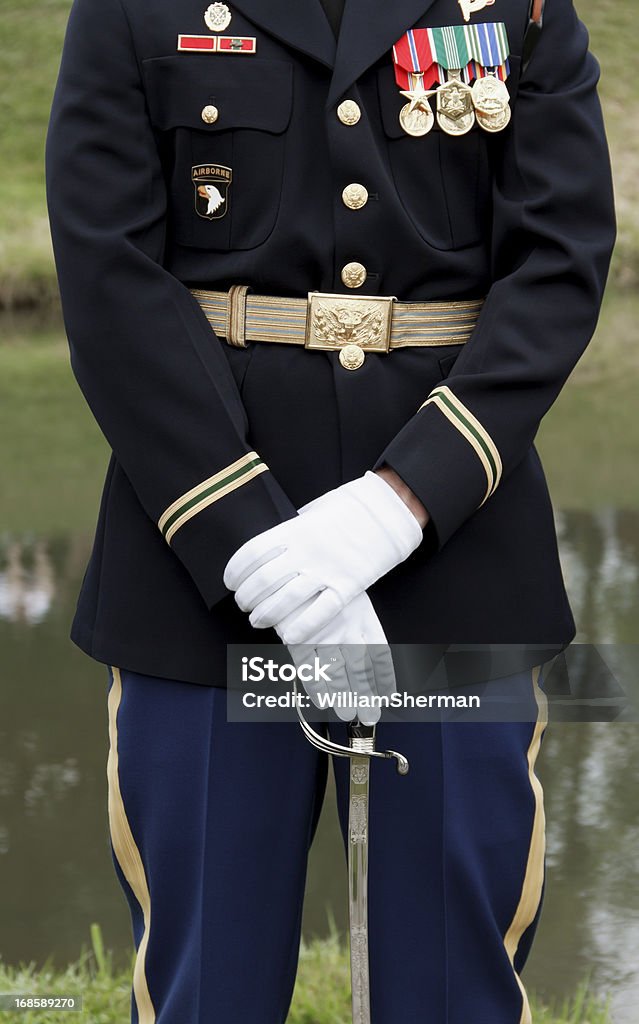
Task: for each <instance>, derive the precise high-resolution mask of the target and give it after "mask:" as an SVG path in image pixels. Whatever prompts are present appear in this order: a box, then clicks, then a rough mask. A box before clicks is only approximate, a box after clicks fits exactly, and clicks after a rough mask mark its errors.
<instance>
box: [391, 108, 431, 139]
mask: <svg viewBox="0 0 639 1024" xmlns="http://www.w3.org/2000/svg"><path fill="white" fill-rule="evenodd" d="M399 123H400V124H401V126H402V128H403V129H404V131H405V132H406V134H407V135H414V136H418V135H428V133H429V131H430V130H431V128H432V127H433V125H434V124H435V115H434V114H433V112H432V110H431V108H430V105H429V104H428V102H426V106H425V107H414V108H413V109H412V110H411V104H410V103H405V104H404V106H403V107H402V109H401V110H400V112H399Z"/></svg>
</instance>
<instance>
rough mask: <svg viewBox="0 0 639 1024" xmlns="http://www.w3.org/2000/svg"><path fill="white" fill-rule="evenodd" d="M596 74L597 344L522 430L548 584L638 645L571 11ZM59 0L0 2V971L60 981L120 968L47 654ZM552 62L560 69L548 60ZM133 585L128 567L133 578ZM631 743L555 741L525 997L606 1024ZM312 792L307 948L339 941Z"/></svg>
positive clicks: (89, 469)
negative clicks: (29, 968)
mask: <svg viewBox="0 0 639 1024" xmlns="http://www.w3.org/2000/svg"><path fill="white" fill-rule="evenodd" d="M576 6H577V8H578V11H579V13H580V14H581V16H582V17H583V19H584V21H585V22H586V24H587V25H588V27H589V29H590V33H591V45H592V49H593V50H594V52H595V54H596V55H597V56H598V58H599V60H600V62H601V65H602V80H601V96H602V99H603V103H604V108H605V114H606V119H607V127H608V135H609V140H610V146H611V151H612V159H613V165H614V173H615V181H616V193H617V206H618V217H619V241H618V245H617V250H616V254H615V258H614V263H613V268H612V276H611V280H610V285H609V289H608V294H607V298H606V302H605V306H604V310H603V314H602V318H601V323H600V326H599V329H598V331H597V335H596V337H595V339H594V341H593V342H592V344H591V346H590V348H589V350H588V352H587V354H586V356H585V357H584V358H583V360H582V361H581V363H580V365H579V366H578V368H577V370H576V371H575V373H574V374H573V376H572V378H571V380H570V381H569V382H568V384H567V386H566V388H565V389H564V391H563V393H562V395H561V396H560V399H559V400H558V402H557V403H556V405H555V407H554V408H553V409H552V410H551V412H550V414H549V415H548V416H547V418H546V420H545V421H544V423H543V425H542V429H541V432H540V437H539V448H540V451H541V454H542V458H543V461H544V464H545V467H546V471H547V475H548V479H549V483H550V487H551V492H552V496H553V500H554V503H555V508H556V516H557V527H558V531H559V535H560V538H561V550H562V560H563V565H564V571H565V576H566V581H567V584H568V587H569V591H570V595H571V599H572V602H573V607H574V610H575V614H576V618H577V621H578V625H579V636H578V639H579V640H581V641H583V642H585V643H593V644H627V645H632V644H635V643H636V642H637V636H638V628H637V623H638V612H639V473H638V472H637V450H638V442H639V417H638V416H637V399H636V396H637V383H638V381H639V347H638V345H637V341H638V337H637V333H638V332H637V319H638V316H639V298H638V296H637V287H636V286H637V281H638V279H639V204H638V202H637V199H638V194H639V117H637V101H638V100H639V88H638V87H637V84H636V80H635V79H634V70H633V69H634V63H635V59H636V56H635V50H636V36H637V16H638V15H639V10H638V9H637V4H636V2H635V0H578V2H577V4H576ZM68 9H69V0H38V2H37V3H35V2H34V0H20V2H19V3H17V2H15V0H0V25H1V29H2V38H3V39H4V40H5V43H4V46H3V53H2V64H1V67H0V147H1V149H0V308H1V312H0V331H1V334H0V481H1V485H0V959H1V960H3V961H5V963H18V962H19V961H20V960H26V961H29V960H35V961H36V962H38V963H39V962H41V961H43V960H44V959H45V958H46V957H47V956H49V955H51V954H52V955H53V960H54V963H55V964H58V965H64V964H65V963H66V962H67V961H68V960H71V959H74V958H75V957H76V956H77V953H78V950H79V947H80V944H81V943H83V942H85V941H86V940H87V938H88V931H89V923H90V922H91V921H98V922H100V924H101V925H102V929H103V933H104V938H105V942H106V944H107V945H108V946H110V947H112V948H113V949H114V950H115V951H116V954H121V955H122V957H123V959H126V958H127V957H128V955H129V952H130V949H131V939H130V931H129V919H128V912H127V911H126V908H125V904H124V900H123V898H122V895H121V891H120V889H119V887H118V885H117V883H116V880H115V877H114V873H113V869H112V865H111V861H110V853H109V847H108V838H107V836H108V831H107V818H106V776H105V766H106V754H107V749H108V738H107V732H106V703H105V698H106V684H107V680H106V674H105V670H104V669H103V668H102V667H101V666H97V665H96V664H95V663H93V662H91V661H90V660H89V659H87V658H86V657H85V656H84V655H82V654H81V653H80V652H79V651H77V650H76V649H75V648H74V647H73V646H72V645H71V643H70V641H69V640H68V630H69V623H70V619H71V616H72V613H73V608H74V603H75V597H76V594H77V591H78V588H79V585H80V582H81V578H82V573H83V571H84V567H85V564H86V561H87V558H88V555H89V550H90V544H91V539H92V531H93V527H94V523H95V518H96V513H97V505H98V498H99V494H100V490H101V485H102V480H103V475H104V470H105V467H106V461H107V451H106V448H105V444H104V442H103V440H102V438H101V436H100V434H99V432H98V429H97V427H96V426H95V425H94V423H93V420H92V418H91V415H90V413H89V411H88V409H87V408H86V407H85V405H84V401H83V399H82V397H81V395H80V393H79V391H78V389H77V386H76V385H75V382H74V380H73V378H72V375H71V372H70V369H69V364H68V355H67V347H66V341H65V337H64V333H63V330H62V327H61V320H60V312H59V305H58V299H57V289H56V282H55V275H54V269H53V263H52V256H51V248H50V241H49V232H48V225H47V219H46V211H45V199H44V182H43V144H44V136H45V130H46V123H47V119H48V113H49V106H50V101H51V94H52V89H53V85H54V81H55V75H56V72H57V66H58V61H59V53H60V47H61V43H62V37H63V31H64V26H65V23H66V17H67V14H68ZM557 59H558V60H560V59H561V54H558V55H557ZM132 568H133V567H132ZM637 746H638V745H637V726H636V725H630V724H622V723H596V722H587V723H582V724H564V723H557V724H554V725H553V726H552V727H551V728H550V729H549V730H548V733H547V736H546V739H545V742H544V746H543V748H542V753H541V755H540V762H539V766H538V774H539V775H540V778H541V780H542V784H543V786H544V790H545V794H546V814H547V827H548V869H549V873H548V879H547V889H546V898H545V908H544V914H543V916H542V922H541V925H540V929H539V933H538V939H537V942H536V945H535V948H534V952H533V955H532V957H531V961H530V964H529V966H528V967H527V969H526V973H525V976H524V980H525V981H526V982H527V983H530V984H531V985H532V986H534V988H535V989H536V990H537V991H538V992H539V993H540V994H542V995H548V996H553V995H558V996H561V995H562V994H568V993H570V992H572V991H573V990H574V988H575V986H576V984H577V982H578V981H579V980H580V979H581V978H583V976H584V974H585V973H591V975H592V980H593V985H594V986H595V987H596V989H597V990H598V991H601V992H604V993H610V995H611V997H612V1004H613V1010H614V1020H615V1021H618V1022H619V1024H634V1022H636V1021H638V1020H639V1010H638V1009H637V1008H636V1007H637V1005H639V961H638V958H637V949H638V948H639V855H638V851H639V815H638V813H637V810H638V800H637V794H638V783H639V751H638V749H637ZM336 862H339V864H340V865H341V864H342V862H343V854H342V850H341V847H340V843H339V839H338V836H337V825H336V819H335V815H334V809H333V802H332V800H331V793H330V792H329V795H328V800H327V804H326V807H325V813H324V816H323V819H322V823H321V827H320V833H319V836H318V840H317V843H316V845H315V848H314V850H313V856H312V863H311V871H310V877H309V884H308V898H307V906H306V914H305V933H306V935H307V937H311V936H314V935H323V934H326V933H327V931H328V929H329V920H330V918H331V915H332V916H333V917H334V918H335V919H336V921H337V924H338V926H339V927H340V928H342V929H344V928H345V927H346V919H345V911H346V893H345V888H344V884H343V880H342V873H341V872H336V870H335V867H334V865H335V863H336Z"/></svg>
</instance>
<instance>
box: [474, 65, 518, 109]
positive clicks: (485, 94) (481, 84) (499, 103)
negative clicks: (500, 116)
mask: <svg viewBox="0 0 639 1024" xmlns="http://www.w3.org/2000/svg"><path fill="white" fill-rule="evenodd" d="M509 101H510V96H509V94H508V89H507V88H506V85H505V83H504V82H501V81H500V80H499V78H496V77H495V75H486V77H485V78H477V79H476V80H475V84H474V85H473V104H474V106H475V110H478V111H480V113H482V114H496V113H498V112H500V111H503V110H504V109H505V108H506V107H507V106H508V103H509Z"/></svg>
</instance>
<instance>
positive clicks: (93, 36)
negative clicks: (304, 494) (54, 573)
mask: <svg viewBox="0 0 639 1024" xmlns="http://www.w3.org/2000/svg"><path fill="white" fill-rule="evenodd" d="M46 186H47V202H48V209H49V219H50V226H51V234H52V240H53V247H54V254H55V260H56V268H57V273H58V280H59V286H60V293H61V299H62V310H63V315H64V321H65V327H66V330H67V335H68V339H69V345H70V350H71V363H72V367H73V371H74V374H75V376H76V378H77V380H78V383H79V385H80V387H81V389H82V391H83V393H84V396H85V398H86V400H87V402H88V404H89V406H90V407H91V410H92V412H93V414H94V416H95V418H96V420H97V422H98V424H99V425H100V427H101V429H102V431H103V433H104V435H105V436H106V438H107V441H108V442H109V444H110V446H111V448H112V449H113V452H114V454H115V457H116V459H117V460H118V461H119V463H120V464H121V466H122V468H123V469H124V471H125V473H126V474H127V476H128V478H129V480H130V482H131V484H132V486H133V488H134V490H135V492H136V494H137V497H138V499H139V501H140V503H141V504H142V506H143V508H144V509H145V511H146V513H147V514H148V515H149V516H150V518H151V519H152V520H153V521H154V523H156V524H157V527H158V529H159V530H160V531H161V533H162V535H163V537H164V539H165V541H166V542H167V543H168V544H169V545H170V547H171V549H172V551H173V552H174V553H175V555H176V556H177V557H178V558H179V559H180V560H181V561H182V563H183V564H184V566H185V567H186V569H187V570H188V572H189V573H190V575H191V577H192V578H193V580H194V583H195V584H196V586H197V587H198V589H199V591H200V593H201V595H202V597H203V598H204V600H205V602H206V603H207V605H208V606H209V607H212V605H213V604H214V603H215V602H216V601H217V600H219V599H220V598H221V597H224V596H226V595H227V594H228V593H229V592H228V590H227V589H226V587H225V586H224V584H223V582H222V573H223V570H224V566H225V565H226V562H227V560H228V559H229V557H230V556H231V554H232V553H233V552H234V551H235V550H236V549H237V548H238V547H239V546H240V545H241V544H242V543H243V542H244V541H245V540H247V539H248V538H249V537H251V536H253V535H254V534H256V533H259V532H261V531H262V530H266V529H268V528H269V527H271V526H274V525H276V524H277V523H278V522H281V521H282V520H284V519H287V518H290V517H291V516H293V515H294V514H295V508H294V506H293V505H292V503H291V502H290V501H289V499H288V498H287V496H286V495H285V494H284V492H283V491H282V489H281V488H280V486H279V485H278V484H277V482H276V480H275V479H274V478H273V476H272V474H271V473H270V472H269V470H268V467H267V466H266V465H265V463H264V462H263V460H262V459H261V458H260V456H259V453H258V452H255V451H253V450H252V447H251V445H250V443H249V440H248V436H247V432H248V424H247V418H246V413H245V410H244V408H243V406H242V402H241V398H240V395H239V392H238V390H237V387H236V385H235V380H234V378H233V376H232V373H231V370H230V367H229V364H228V362H227V360H226V357H225V355H224V352H223V350H222V347H221V346H222V344H223V343H222V342H220V341H219V339H218V338H217V337H216V336H215V335H214V333H213V331H212V330H211V327H210V326H209V323H208V321H207V320H206V318H205V316H204V314H203V313H202V311H201V309H200V307H199V305H198V303H197V301H196V300H195V298H194V297H193V296H192V295H191V293H190V291H189V289H188V288H187V287H186V286H185V285H184V284H182V283H181V282H180V281H178V280H177V278H175V277H174V276H173V275H171V274H170V273H168V272H167V271H166V270H165V269H164V267H163V266H162V259H163V251H164V244H165V220H166V218H165V214H166V192H165V185H164V180H163V177H162V170H161V164H160V160H159V154H158V151H157V147H156V144H155V140H154V137H153V133H152V128H151V126H150V123H149V120H148V117H147V113H146V107H145V97H144V93H143V90H142V85H141V75H140V68H139V63H138V60H137V58H136V53H135V50H134V47H133V44H132V38H131V33H130V29H129V25H128V21H127V18H126V14H125V12H124V10H123V8H122V6H121V5H120V2H119V0H100V2H99V3H98V0H75V3H74V5H73V8H72V11H71V15H70V19H69V23H68V26H67V32H66V37H65V42H64V48H63V53H62V61H61V67H60V72H59V78H58V82H57V86H56V89H55V94H54V99H53V106H52V110H51V118H50V123H49V129H48V134H47V141H46Z"/></svg>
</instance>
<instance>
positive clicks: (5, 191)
mask: <svg viewBox="0 0 639 1024" xmlns="http://www.w3.org/2000/svg"><path fill="white" fill-rule="evenodd" d="M69 7H70V0H37V2H36V0H21V2H20V3H19V4H18V3H15V0H0V24H1V25H2V29H3V35H4V37H5V38H6V39H10V40H11V46H6V47H5V49H4V50H3V55H2V56H3V59H2V64H1V65H0V123H2V124H3V125H4V126H5V129H4V131H3V133H2V135H1V136H0V195H1V196H2V202H1V203H0V239H1V242H0V307H4V308H17V307H29V306H34V305H39V306H51V305H55V304H56V302H57V287H56V282H55V275H54V268H53V262H52V254H51V244H50V239H49V230H48V224H47V217H46V205H45V193H44V173H43V150H44V139H45V133H46V125H47V121H48V116H49V110H50V106H51V98H52V94H53V87H54V83H55V78H56V75H57V69H58V62H59V57H60V49H61V45H62V39H63V35H64V28H65V24H66V19H67V15H68V11H69ZM577 7H578V10H579V12H580V14H581V16H582V17H583V18H584V20H585V21H586V23H587V25H588V26H589V28H590V32H591V45H592V49H593V50H594V52H595V53H596V55H597V56H598V57H599V59H600V61H601V64H602V67H603V75H602V82H601V95H602V99H603V102H604V108H605V113H606V119H607V126H608V134H609V137H610V144H611V150H612V158H613V166H614V172H615V181H616V190H617V203H618V211H619V222H620V225H619V227H620V230H619V242H618V246H617V252H616V255H615V259H614V265H613V280H614V282H615V283H616V284H617V285H622V286H629V285H634V284H636V283H637V281H639V174H638V173H637V169H638V167H639V119H638V118H636V117H635V116H634V112H635V107H636V103H635V102H633V101H634V100H636V97H637V86H636V85H635V82H634V75H633V71H634V57H635V54H634V50H635V27H636V10H635V3H634V2H633V0H577ZM6 126H8V127H6Z"/></svg>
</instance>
